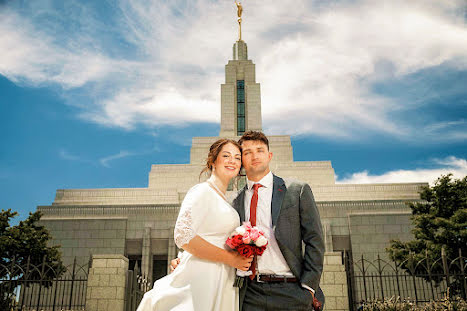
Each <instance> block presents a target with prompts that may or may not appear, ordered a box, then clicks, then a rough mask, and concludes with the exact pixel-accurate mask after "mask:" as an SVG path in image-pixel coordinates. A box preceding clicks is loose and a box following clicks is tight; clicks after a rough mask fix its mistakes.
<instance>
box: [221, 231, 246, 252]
mask: <svg viewBox="0 0 467 311" xmlns="http://www.w3.org/2000/svg"><path fill="white" fill-rule="evenodd" d="M242 239H243V237H242V236H241V235H240V234H238V235H236V236H234V237H232V238H228V239H227V241H225V243H226V244H227V245H228V246H229V247H230V248H232V249H235V248H237V247H238V246H239V245H242V244H243V240H242Z"/></svg>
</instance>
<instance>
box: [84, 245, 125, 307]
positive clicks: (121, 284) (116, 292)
mask: <svg viewBox="0 0 467 311" xmlns="http://www.w3.org/2000/svg"><path fill="white" fill-rule="evenodd" d="M127 271H128V259H127V258H126V257H124V256H123V255H112V254H109V255H94V256H92V268H91V269H89V276H88V289H87V292H86V311H124V308H125V287H126V283H127V282H126V274H127Z"/></svg>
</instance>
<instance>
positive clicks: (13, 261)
mask: <svg viewBox="0 0 467 311" xmlns="http://www.w3.org/2000/svg"><path fill="white" fill-rule="evenodd" d="M15 262H16V257H15V256H13V260H12V261H11V268H10V279H9V280H8V293H7V296H8V306H9V307H10V308H11V307H13V306H12V304H13V303H12V299H11V298H12V296H11V285H12V283H13V280H12V278H13V277H14V273H13V271H14V269H15Z"/></svg>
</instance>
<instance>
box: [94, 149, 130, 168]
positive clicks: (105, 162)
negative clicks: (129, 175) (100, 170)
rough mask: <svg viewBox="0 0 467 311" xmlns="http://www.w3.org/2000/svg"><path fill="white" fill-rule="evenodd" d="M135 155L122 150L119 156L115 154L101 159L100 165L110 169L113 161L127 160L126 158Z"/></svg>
mask: <svg viewBox="0 0 467 311" xmlns="http://www.w3.org/2000/svg"><path fill="white" fill-rule="evenodd" d="M133 155H135V154H133V153H131V152H128V151H125V150H120V152H119V153H117V154H113V155H110V156H107V157H104V158H101V159H99V163H100V164H101V165H102V166H105V167H110V162H111V161H114V160H118V159H122V158H126V157H129V156H133Z"/></svg>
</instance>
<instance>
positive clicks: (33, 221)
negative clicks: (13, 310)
mask: <svg viewBox="0 0 467 311" xmlns="http://www.w3.org/2000/svg"><path fill="white" fill-rule="evenodd" d="M17 215H18V213H16V212H12V211H11V209H9V210H6V211H5V210H2V211H1V212H0V279H3V280H13V279H14V280H16V281H15V283H13V284H8V282H2V283H1V284H0V293H1V294H2V295H1V296H0V309H2V310H6V309H4V308H3V307H4V306H5V305H2V304H6V303H8V301H9V299H11V295H12V294H13V293H12V290H13V289H15V287H16V286H17V285H18V284H20V281H21V280H22V279H24V278H25V277H27V279H28V280H33V281H34V280H40V279H41V280H42V281H47V280H51V279H53V278H55V277H58V276H60V275H61V274H63V272H65V270H66V268H65V266H64V265H63V263H62V261H61V253H60V251H59V248H60V246H47V243H48V242H49V241H50V239H51V235H50V233H49V231H48V230H47V229H46V228H45V227H44V226H41V225H39V224H38V221H39V220H40V218H41V216H42V215H41V213H40V212H39V211H37V212H35V213H29V217H28V218H27V219H26V220H24V221H20V222H19V224H18V225H16V226H10V220H11V219H12V218H13V217H15V216H17ZM28 266H29V267H31V269H28ZM20 267H21V268H22V269H20ZM32 267H36V268H37V269H33V268H32ZM42 268H43V269H42ZM27 270H29V274H28V275H27V276H25V273H26V272H25V271H27ZM42 271H44V273H43V274H41V272H42ZM42 284H44V285H46V286H47V284H48V283H47V282H45V283H42ZM11 285H15V286H11Z"/></svg>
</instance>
